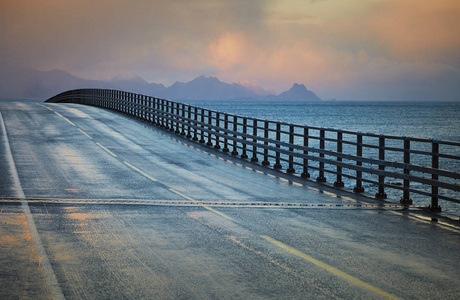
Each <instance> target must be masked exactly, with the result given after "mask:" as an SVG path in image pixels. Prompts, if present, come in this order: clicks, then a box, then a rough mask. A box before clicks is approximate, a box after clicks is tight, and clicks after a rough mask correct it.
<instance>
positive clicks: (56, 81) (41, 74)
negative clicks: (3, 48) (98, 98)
mask: <svg viewBox="0 0 460 300" xmlns="http://www.w3.org/2000/svg"><path fill="white" fill-rule="evenodd" d="M81 87H87V88H113V86H112V85H110V84H109V83H107V82H105V81H99V80H86V79H82V78H79V77H76V76H73V75H71V74H69V73H67V72H65V71H61V70H52V71H37V70H33V69H25V68H11V67H10V68H8V67H1V68H0V97H1V98H42V99H45V98H49V97H51V96H53V95H56V94H59V93H61V92H64V91H68V90H72V89H77V88H81Z"/></svg>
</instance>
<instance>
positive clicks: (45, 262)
mask: <svg viewBox="0 0 460 300" xmlns="http://www.w3.org/2000/svg"><path fill="white" fill-rule="evenodd" d="M0 125H1V127H2V132H3V135H4V137H5V138H4V147H5V154H6V159H7V160H8V164H9V167H10V171H11V175H12V176H13V186H14V189H15V190H16V191H17V194H18V198H19V199H20V200H21V205H22V208H23V209H24V214H25V216H26V220H27V224H28V226H29V231H30V235H31V236H32V240H33V241H34V244H35V250H36V251H37V255H38V257H39V260H40V262H41V263H40V265H41V266H42V268H43V271H44V272H45V277H46V281H47V282H48V284H49V288H50V290H51V294H52V295H53V299H65V298H64V294H63V293H62V290H61V287H60V286H59V283H58V281H57V278H56V274H55V273H54V271H53V267H52V266H51V263H50V261H49V259H48V256H47V255H46V251H45V248H44V247H43V244H42V242H41V240H40V235H39V234H38V231H37V227H36V226H35V222H34V219H33V216H32V213H31V211H30V207H29V204H28V203H27V201H26V196H25V194H24V191H23V189H22V186H21V181H20V180H19V175H18V170H17V169H16V165H15V164H14V159H13V154H12V153H11V148H10V142H9V140H8V135H7V132H6V126H5V122H4V121H3V116H2V113H1V112H0Z"/></svg>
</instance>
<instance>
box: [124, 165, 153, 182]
mask: <svg viewBox="0 0 460 300" xmlns="http://www.w3.org/2000/svg"><path fill="white" fill-rule="evenodd" d="M123 163H124V164H125V165H127V166H128V167H130V168H131V169H133V170H134V171H136V172H138V173H139V174H141V175H143V176H145V177H147V178H148V179H150V180H151V181H157V180H156V179H155V178H153V177H151V176H150V175H148V174H146V173H145V172H143V171H142V170H139V169H138V168H136V167H135V166H133V165H132V164H130V163H129V162H127V161H124V162H123Z"/></svg>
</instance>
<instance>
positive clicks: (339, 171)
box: [334, 131, 345, 187]
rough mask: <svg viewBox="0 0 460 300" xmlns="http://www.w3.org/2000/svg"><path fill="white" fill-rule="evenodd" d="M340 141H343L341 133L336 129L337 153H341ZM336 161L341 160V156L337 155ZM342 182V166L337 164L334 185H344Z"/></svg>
mask: <svg viewBox="0 0 460 300" xmlns="http://www.w3.org/2000/svg"><path fill="white" fill-rule="evenodd" d="M342 142H343V133H342V132H341V131H337V153H338V154H342ZM337 161H338V162H341V161H342V158H341V157H340V156H337ZM344 185H345V184H344V183H343V181H342V166H337V179H336V180H335V182H334V186H335V187H344Z"/></svg>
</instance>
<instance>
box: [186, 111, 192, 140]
mask: <svg viewBox="0 0 460 300" xmlns="http://www.w3.org/2000/svg"><path fill="white" fill-rule="evenodd" d="M186 107H187V119H188V121H187V124H188V125H187V135H186V136H185V137H186V138H191V137H192V126H191V123H192V107H191V106H190V105H187V106H186Z"/></svg>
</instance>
